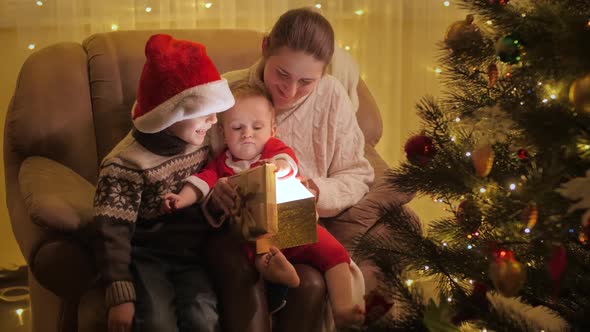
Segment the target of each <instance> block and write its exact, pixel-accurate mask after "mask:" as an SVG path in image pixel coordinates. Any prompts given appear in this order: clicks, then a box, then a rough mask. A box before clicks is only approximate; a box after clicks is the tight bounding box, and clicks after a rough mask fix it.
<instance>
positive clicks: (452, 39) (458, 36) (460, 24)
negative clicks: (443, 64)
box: [445, 15, 483, 51]
mask: <svg viewBox="0 0 590 332" xmlns="http://www.w3.org/2000/svg"><path fill="white" fill-rule="evenodd" d="M482 40H483V39H482V37H481V32H480V31H479V28H478V27H477V25H475V24H473V15H467V16H466V17H465V20H464V21H456V22H454V23H453V24H451V25H450V26H449V27H448V29H447V32H446V33H445V45H446V46H447V48H450V49H451V50H453V51H460V50H464V49H468V48H471V47H474V46H476V45H478V44H481V42H482Z"/></svg>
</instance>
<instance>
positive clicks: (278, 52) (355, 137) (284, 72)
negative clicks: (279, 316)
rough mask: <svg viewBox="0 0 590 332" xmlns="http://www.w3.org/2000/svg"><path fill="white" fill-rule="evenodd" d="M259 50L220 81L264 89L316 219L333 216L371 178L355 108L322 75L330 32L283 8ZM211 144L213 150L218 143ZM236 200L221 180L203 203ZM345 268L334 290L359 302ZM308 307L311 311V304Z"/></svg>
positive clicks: (223, 205) (357, 286)
mask: <svg viewBox="0 0 590 332" xmlns="http://www.w3.org/2000/svg"><path fill="white" fill-rule="evenodd" d="M262 52H263V58H262V59H260V60H259V61H258V62H256V63H255V64H254V65H253V66H251V67H250V68H247V69H244V70H240V71H236V72H231V73H227V74H225V75H223V76H224V77H225V78H226V79H227V80H228V81H229V82H232V81H236V80H243V79H245V80H248V81H250V82H253V83H255V84H258V85H261V86H263V87H264V88H265V89H266V90H267V91H268V92H269V94H270V95H271V98H272V101H273V104H274V106H275V108H276V122H277V133H276V136H277V138H279V139H281V140H283V141H284V142H285V143H286V144H287V145H289V146H291V147H292V148H293V150H294V151H295V155H296V156H297V157H298V158H299V160H300V173H301V174H302V175H304V176H305V177H306V180H304V181H305V182H306V183H307V185H308V187H310V189H312V191H315V193H316V197H317V211H318V214H319V216H320V217H333V216H335V215H337V214H339V213H340V212H342V211H344V210H345V209H347V208H349V207H351V206H352V205H354V204H355V203H357V202H358V201H359V200H360V199H361V198H362V197H363V196H364V195H365V194H366V193H367V192H368V190H369V186H370V184H371V182H372V181H373V169H372V167H371V165H370V164H369V162H368V161H367V160H366V159H365V157H364V145H365V142H364V136H363V133H362V132H361V130H360V128H359V126H358V124H357V121H356V117H355V109H354V108H353V106H352V103H351V101H350V98H349V96H348V94H347V92H346V90H345V89H344V87H343V86H342V84H341V83H340V82H339V81H338V80H337V79H335V78H334V77H332V76H330V75H328V74H326V68H327V66H328V64H329V63H330V61H331V59H332V55H333V53H334V32H333V29H332V27H331V25H330V23H329V22H328V21H327V20H326V19H325V18H324V17H323V16H322V15H320V14H319V13H317V12H314V11H311V10H309V9H294V10H290V11H288V12H286V13H285V14H283V15H282V16H281V17H280V18H279V20H278V21H277V22H276V24H275V25H274V27H273V29H272V30H271V32H270V34H269V36H268V37H265V38H264V40H263V45H262ZM355 88H356V87H355ZM214 132H215V131H212V134H213V133H214ZM212 141H213V142H212V144H213V145H214V146H215V145H216V144H215V143H218V144H217V147H219V145H220V144H219V143H220V142H221V140H220V139H218V138H213V139H212ZM235 197H236V193H235V192H234V191H233V189H232V188H231V187H230V186H229V185H227V183H225V182H218V184H217V185H216V186H215V188H214V190H213V191H212V194H211V196H210V202H211V203H212V206H213V207H218V210H223V211H224V212H225V213H229V210H230V209H231V208H232V206H233V204H234V198H235ZM350 268H351V272H352V274H353V282H352V283H353V286H352V287H351V288H350V290H341V291H350V292H352V293H354V295H352V296H354V298H355V299H356V300H357V301H358V303H362V295H363V294H364V281H363V278H362V274H361V273H360V270H359V269H358V267H357V266H356V264H354V263H352V264H351V265H350ZM302 283H303V284H304V280H302ZM321 287H323V286H321ZM309 310H310V311H315V312H317V311H318V310H317V308H314V307H313V306H310V308H309Z"/></svg>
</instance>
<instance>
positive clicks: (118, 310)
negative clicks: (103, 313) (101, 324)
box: [107, 302, 135, 332]
mask: <svg viewBox="0 0 590 332" xmlns="http://www.w3.org/2000/svg"><path fill="white" fill-rule="evenodd" d="M134 315H135V303H133V302H125V303H121V304H117V305H116V306H112V307H111V308H110V309H109V320H108V325H107V326H108V331H109V332H131V328H132V327H133V316H134Z"/></svg>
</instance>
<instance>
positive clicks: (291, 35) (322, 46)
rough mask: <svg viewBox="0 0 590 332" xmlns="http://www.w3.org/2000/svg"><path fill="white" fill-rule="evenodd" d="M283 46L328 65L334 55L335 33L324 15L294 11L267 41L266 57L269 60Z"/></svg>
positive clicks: (273, 31) (282, 16)
mask: <svg viewBox="0 0 590 332" xmlns="http://www.w3.org/2000/svg"><path fill="white" fill-rule="evenodd" d="M282 47H288V48H290V49H292V50H294V51H303V52H304V53H306V54H309V55H311V56H313V57H314V58H315V59H316V60H319V61H322V62H324V63H325V64H326V65H327V64H328V63H330V61H331V60H332V55H333V54H334V30H333V29H332V26H331V25H330V22H328V20H326V18H325V17H323V16H322V15H321V14H320V13H318V12H315V11H313V10H311V9H309V8H299V9H292V10H289V11H287V12H286V13H284V14H283V15H281V17H279V19H278V21H277V22H276V23H275V25H274V26H273V28H272V30H271V31H270V34H269V35H268V37H266V38H265V41H264V47H263V55H264V57H265V58H268V57H270V56H272V55H274V54H275V53H276V52H277V51H278V50H279V49H280V48H282Z"/></svg>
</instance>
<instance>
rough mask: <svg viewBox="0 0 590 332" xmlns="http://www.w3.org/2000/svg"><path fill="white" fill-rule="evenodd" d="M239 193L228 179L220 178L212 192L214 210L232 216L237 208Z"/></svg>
mask: <svg viewBox="0 0 590 332" xmlns="http://www.w3.org/2000/svg"><path fill="white" fill-rule="evenodd" d="M237 199H238V193H237V192H236V190H235V188H234V187H233V186H232V185H230V184H229V181H228V180H227V178H220V179H218V180H217V182H216V183H215V186H213V189H212V192H211V200H210V202H211V204H212V208H213V209H215V210H217V211H223V213H224V214H225V215H230V214H231V213H230V212H231V211H232V210H233V209H234V208H235V203H236V200H237Z"/></svg>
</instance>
